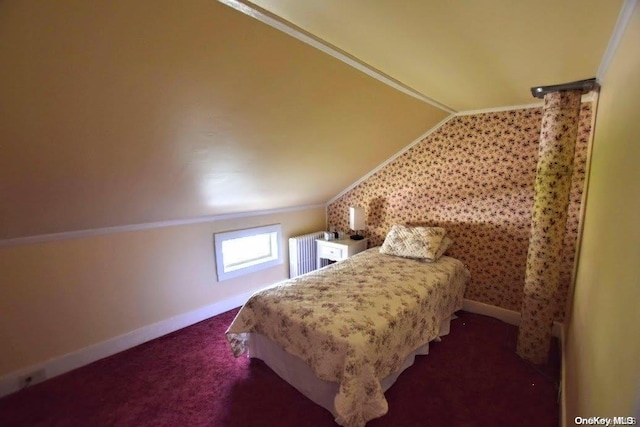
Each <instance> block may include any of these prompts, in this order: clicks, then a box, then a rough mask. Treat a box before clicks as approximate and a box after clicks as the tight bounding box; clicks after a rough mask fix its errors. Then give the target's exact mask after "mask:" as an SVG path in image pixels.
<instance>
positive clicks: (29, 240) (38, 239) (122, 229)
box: [0, 203, 325, 248]
mask: <svg viewBox="0 0 640 427" xmlns="http://www.w3.org/2000/svg"><path fill="white" fill-rule="evenodd" d="M324 207H325V204H324V203H322V204H317V205H304V206H293V207H289V208H280V209H269V210H262V211H250V212H237V213H230V214H220V215H208V216H200V217H196V218H188V219H173V220H168V221H158V222H146V223H141V224H128V225H116V226H114V227H103V228H92V229H87V230H76V231H64V232H61V233H51V234H38V235H35V236H25V237H16V238H13V239H3V240H0V248H3V247H10V246H20V245H29V244H33V243H43V242H53V241H56V240H69V239H79V238H82V237H92V236H101V235H103V234H114V233H126V232H129V231H141V230H151V229H154V228H164V227H177V226H181V225H191V224H201V223H203V222H215V221H223V220H227V219H237V218H249V217H256V216H264V215H273V214H280V213H287V212H296V211H304V210H309V209H319V208H324Z"/></svg>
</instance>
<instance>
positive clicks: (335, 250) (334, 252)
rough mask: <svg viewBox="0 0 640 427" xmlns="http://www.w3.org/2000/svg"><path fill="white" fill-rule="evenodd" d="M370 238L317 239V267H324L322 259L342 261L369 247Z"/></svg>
mask: <svg viewBox="0 0 640 427" xmlns="http://www.w3.org/2000/svg"><path fill="white" fill-rule="evenodd" d="M368 241H369V239H362V240H351V239H342V240H323V239H317V240H316V245H317V246H316V253H317V257H316V267H317V268H320V267H322V260H323V259H328V260H331V261H342V260H343V259H347V258H349V257H350V256H351V255H355V254H357V253H358V252H362V251H364V250H365V249H367V242H368Z"/></svg>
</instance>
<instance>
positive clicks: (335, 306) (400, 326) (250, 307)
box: [227, 248, 469, 427]
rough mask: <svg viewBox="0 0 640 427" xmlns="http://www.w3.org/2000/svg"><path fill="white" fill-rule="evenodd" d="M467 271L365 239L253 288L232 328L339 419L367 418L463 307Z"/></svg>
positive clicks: (237, 338)
mask: <svg viewBox="0 0 640 427" xmlns="http://www.w3.org/2000/svg"><path fill="white" fill-rule="evenodd" d="M468 279H469V272H468V270H467V268H466V267H465V266H464V265H463V263H462V262H461V261H459V260H457V259H455V258H451V257H447V256H441V257H440V258H439V259H438V260H437V261H435V262H427V261H425V260H419V259H412V258H406V257H399V256H394V255H389V254H385V253H381V251H380V248H372V249H368V250H366V251H364V252H361V253H359V254H356V255H354V256H352V257H351V258H349V259H346V260H344V261H341V262H338V263H336V264H332V265H329V266H327V267H324V268H322V269H320V270H317V271H314V272H311V273H308V274H306V275H303V276H299V277H296V278H294V279H291V280H287V281H284V282H281V283H279V284H276V285H274V286H271V287H269V288H267V289H264V290H262V291H260V292H257V293H256V294H254V295H253V296H252V297H251V298H250V299H249V300H248V301H247V303H246V304H245V305H244V306H243V307H242V309H241V310H240V311H239V312H238V314H237V316H236V318H235V319H234V321H233V322H232V324H231V325H230V327H229V328H228V330H227V339H228V340H229V343H230V345H231V348H232V350H233V353H234V355H235V356H236V357H238V356H240V355H241V354H243V353H245V352H248V353H249V355H250V356H251V357H257V358H259V359H262V360H263V361H265V363H266V364H267V365H268V366H270V367H271V368H272V369H273V370H274V371H275V372H276V373H278V374H279V375H280V376H281V377H282V378H284V379H285V380H286V381H288V382H289V383H290V384H292V385H293V386H294V387H296V388H297V389H298V390H299V391H301V392H302V393H303V394H305V395H306V396H308V397H309V398H311V399H312V400H313V401H315V402H316V403H318V404H320V405H321V406H323V407H325V408H326V409H328V410H329V411H331V412H332V413H333V415H334V417H335V420H336V422H337V423H338V424H340V425H343V426H347V427H360V426H364V425H365V424H366V423H367V421H369V420H371V419H373V418H377V417H380V416H382V415H384V414H386V413H387V410H388V405H387V401H386V399H385V397H384V392H385V391H386V390H387V389H388V388H389V387H390V386H391V385H392V384H393V382H394V381H395V379H396V378H397V377H398V376H399V375H400V373H401V372H402V371H403V370H404V369H406V368H407V367H409V366H410V365H411V364H412V363H413V360H414V357H415V355H416V354H426V353H427V352H428V343H429V342H430V341H432V340H434V339H438V337H440V336H442V335H444V334H446V333H447V332H448V325H449V321H450V319H451V318H452V316H454V312H455V311H457V310H459V309H461V308H462V301H463V294H464V289H465V286H466V283H467V281H468Z"/></svg>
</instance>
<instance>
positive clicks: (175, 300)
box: [0, 208, 325, 376]
mask: <svg viewBox="0 0 640 427" xmlns="http://www.w3.org/2000/svg"><path fill="white" fill-rule="evenodd" d="M274 223H281V224H282V232H283V240H284V241H285V247H284V250H285V254H287V253H288V252H286V251H287V246H286V244H287V243H288V242H287V240H286V239H287V238H288V237H291V236H294V235H298V234H301V233H306V232H311V231H316V230H323V229H324V226H325V210H324V208H314V209H309V210H302V211H295V212H287V213H279V214H270V215H263V216H256V217H249V218H240V219H230V220H224V221H215V222H208V223H201V224H193V225H184V226H175V227H165V228H156V229H151V230H145V231H134V232H124V233H115V234H107V235H102V236H94V237H86V238H78V239H69V240H62V241H56V242H48V243H39V244H30V245H23V246H15V247H5V248H0V271H1V272H2V275H0V281H1V283H0V347H1V348H2V351H1V352H0V376H2V375H4V374H7V373H9V372H12V371H15V370H17V369H20V368H24V367H27V366H30V365H33V364H36V363H40V362H43V361H45V360H47V359H50V358H53V357H57V356H61V355H63V354H65V353H68V352H72V351H74V350H79V349H81V348H83V347H86V346H89V345H91V344H95V343H98V342H101V341H104V340H107V339H109V338H113V337H115V336H118V335H121V334H124V333H127V332H130V331H132V330H135V329H137V328H140V327H143V326H146V325H149V324H152V323H155V322H158V321H161V320H165V319H168V318H170V317H172V316H176V315H179V314H183V313H186V312H189V311H193V310H195V309H198V308H200V307H204V306H207V305H210V304H213V303H215V302H218V301H221V300H224V299H226V298H229V297H232V296H234V295H238V294H242V293H246V292H249V291H252V290H255V289H258V288H260V287H262V286H265V285H268V284H271V283H274V282H276V281H279V280H282V279H284V278H286V277H288V270H289V268H288V261H287V259H288V257H287V258H286V259H285V263H284V264H283V265H281V266H277V267H273V268H270V269H268V270H264V271H261V272H256V273H253V274H251V275H249V276H245V277H240V278H237V279H231V280H228V281H223V282H219V283H218V282H216V277H215V262H214V256H213V233H214V232H216V231H224V230H230V229H239V228H247V227H252V226H258V225H267V224H274Z"/></svg>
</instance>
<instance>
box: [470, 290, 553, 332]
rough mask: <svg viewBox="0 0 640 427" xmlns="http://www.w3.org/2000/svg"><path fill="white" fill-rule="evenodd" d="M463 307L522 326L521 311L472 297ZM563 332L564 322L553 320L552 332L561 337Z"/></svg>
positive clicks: (472, 311) (471, 311)
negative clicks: (474, 299)
mask: <svg viewBox="0 0 640 427" xmlns="http://www.w3.org/2000/svg"><path fill="white" fill-rule="evenodd" d="M462 309H463V310H464V311H468V312H470V313H477V314H483V315H485V316H491V317H495V318H496V319H500V320H502V321H503V322H505V323H508V324H510V325H515V326H520V313H518V312H517V311H513V310H507V309H506V308H502V307H496V306H495V305H490V304H485V303H483V302H478V301H473V300H470V299H466V298H465V300H464V302H463V303H462ZM561 332H562V323H561V322H553V327H552V328H551V334H552V335H553V336H554V337H556V338H559V337H560V334H561Z"/></svg>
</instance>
